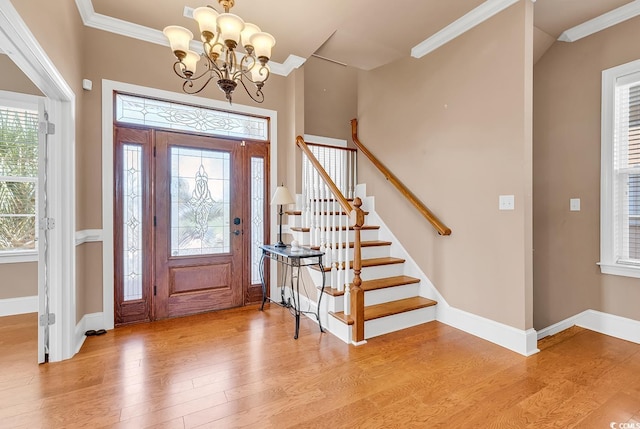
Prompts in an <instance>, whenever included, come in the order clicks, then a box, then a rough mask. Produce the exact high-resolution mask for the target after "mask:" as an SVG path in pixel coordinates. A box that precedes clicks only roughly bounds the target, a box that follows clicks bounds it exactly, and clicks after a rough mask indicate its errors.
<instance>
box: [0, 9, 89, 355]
mask: <svg viewBox="0 0 640 429" xmlns="http://www.w3.org/2000/svg"><path fill="white" fill-rule="evenodd" d="M0 47H2V48H3V49H4V50H5V53H6V54H7V55H8V56H9V57H10V58H11V59H12V60H13V62H14V63H15V64H16V65H17V66H18V68H20V70H22V72H23V73H24V74H25V75H26V76H27V77H28V78H29V79H30V80H31V81H32V82H33V83H34V84H35V85H36V86H37V87H38V89H39V90H40V91H42V94H43V95H44V96H45V107H46V108H47V110H48V112H49V120H50V122H52V123H55V124H56V133H55V134H52V135H51V136H50V139H49V145H50V147H52V148H55V150H51V151H50V154H49V155H50V156H49V163H50V164H49V165H50V169H49V180H48V183H49V189H47V193H48V198H49V209H50V211H49V216H50V217H52V218H54V219H55V220H56V227H55V228H54V229H52V230H51V231H50V236H49V244H50V249H51V251H50V256H49V261H48V270H49V276H48V278H49V292H50V305H49V311H50V313H54V314H56V323H54V324H53V325H51V326H50V332H49V361H50V362H55V361H61V360H64V359H69V358H71V357H72V356H73V355H74V354H75V353H76V352H77V350H76V344H77V341H76V340H77V338H76V337H75V330H76V275H75V262H76V246H75V228H76V224H75V220H76V207H75V203H76V194H75V189H76V188H75V178H76V176H75V174H76V168H75V139H76V134H75V133H76V121H75V105H76V96H75V93H74V92H73V90H72V89H71V87H70V86H69V84H68V83H67V82H66V80H65V78H64V77H63V76H62V74H61V73H60V72H59V71H58V69H57V68H56V66H55V64H54V63H53V61H52V60H51V59H50V58H49V56H48V55H47V53H46V52H45V50H44V48H43V47H42V46H41V45H40V43H39V42H38V40H37V39H36V37H35V36H34V35H33V33H32V32H31V30H30V29H29V27H28V25H27V23H26V22H25V21H24V20H23V19H22V17H21V16H20V14H19V13H18V11H17V10H16V9H15V8H14V6H13V4H11V1H10V0H0ZM38 265H39V268H38V269H39V270H41V269H42V268H41V267H42V266H43V263H42V261H40V262H39V264H38ZM38 277H39V278H38V300H39V309H38V312H39V313H40V314H42V313H43V311H44V294H43V287H44V286H43V280H42V274H41V272H39V275H38ZM40 352H42V350H39V353H40Z"/></svg>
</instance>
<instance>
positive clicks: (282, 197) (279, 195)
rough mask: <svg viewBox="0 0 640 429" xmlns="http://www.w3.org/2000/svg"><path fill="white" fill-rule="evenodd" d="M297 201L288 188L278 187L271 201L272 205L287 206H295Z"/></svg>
mask: <svg viewBox="0 0 640 429" xmlns="http://www.w3.org/2000/svg"><path fill="white" fill-rule="evenodd" d="M295 202H296V201H295V200H294V199H293V197H292V196H291V192H289V190H288V189H287V187H286V186H278V187H277V188H276V192H275V193H274V194H273V198H272V199H271V205H272V206H274V205H285V204H293V203H295Z"/></svg>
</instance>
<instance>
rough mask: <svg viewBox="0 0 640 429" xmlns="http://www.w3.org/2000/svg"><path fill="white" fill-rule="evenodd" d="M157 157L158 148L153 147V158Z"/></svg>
mask: <svg viewBox="0 0 640 429" xmlns="http://www.w3.org/2000/svg"><path fill="white" fill-rule="evenodd" d="M155 156H156V147H155V146H154V147H153V157H154V158H155Z"/></svg>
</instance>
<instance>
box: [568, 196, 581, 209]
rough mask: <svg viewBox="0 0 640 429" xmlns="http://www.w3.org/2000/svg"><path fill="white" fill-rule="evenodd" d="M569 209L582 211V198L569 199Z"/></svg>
mask: <svg viewBox="0 0 640 429" xmlns="http://www.w3.org/2000/svg"><path fill="white" fill-rule="evenodd" d="M569 210H571V211H572V212H579V211H580V198H571V199H570V200H569Z"/></svg>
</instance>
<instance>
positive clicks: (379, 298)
mask: <svg viewBox="0 0 640 429" xmlns="http://www.w3.org/2000/svg"><path fill="white" fill-rule="evenodd" d="M418 290H419V285H418V283H412V284H409V285H402V286H394V287H387V288H384V289H377V290H370V291H367V292H366V293H365V294H364V305H365V306H370V305H377V304H382V303H385V302H389V301H397V300H399V299H405V298H413V297H414V296H418Z"/></svg>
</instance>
